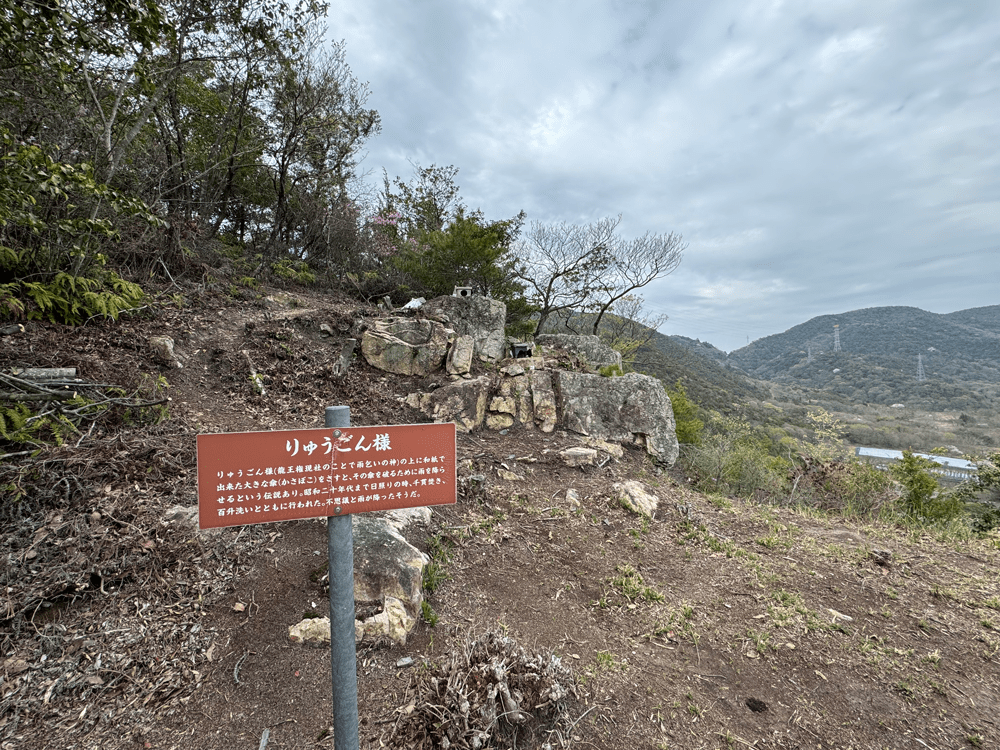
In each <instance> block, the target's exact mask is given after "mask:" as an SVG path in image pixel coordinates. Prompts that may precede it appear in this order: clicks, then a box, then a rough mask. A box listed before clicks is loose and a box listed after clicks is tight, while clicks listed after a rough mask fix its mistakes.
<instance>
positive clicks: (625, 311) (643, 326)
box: [598, 294, 667, 371]
mask: <svg viewBox="0 0 1000 750" xmlns="http://www.w3.org/2000/svg"><path fill="white" fill-rule="evenodd" d="M643 302H644V300H643V299H642V297H640V296H639V295H637V294H626V295H625V296H624V297H620V298H619V299H618V300H617V301H616V302H615V303H614V305H612V307H611V309H610V311H609V313H608V315H607V316H605V320H604V326H603V327H602V328H601V331H600V333H599V334H598V335H599V336H600V337H601V339H602V340H603V341H604V342H605V343H606V344H607V345H608V346H610V347H611V348H612V349H614V350H615V351H617V352H619V353H620V354H621V355H622V367H623V368H624V369H626V371H627V370H631V369H633V368H634V367H635V366H636V365H637V364H638V365H640V366H641V365H644V364H646V363H645V362H643V361H641V359H640V358H641V353H642V350H643V349H644V348H646V347H648V346H651V345H652V343H653V337H654V336H655V335H656V330H657V329H658V328H659V327H660V326H662V325H663V324H664V323H666V322H667V315H666V314H665V313H660V314H657V315H654V314H650V313H647V312H646V311H645V310H644V309H643Z"/></svg>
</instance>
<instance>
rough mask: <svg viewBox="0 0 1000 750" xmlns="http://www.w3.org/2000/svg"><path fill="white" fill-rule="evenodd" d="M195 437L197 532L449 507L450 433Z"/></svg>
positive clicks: (436, 428)
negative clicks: (338, 516) (199, 530)
mask: <svg viewBox="0 0 1000 750" xmlns="http://www.w3.org/2000/svg"><path fill="white" fill-rule="evenodd" d="M336 432H337V434H335V433H334V430H332V429H329V428H324V429H319V430H292V431H284V432H257V433H230V434H222V435H199V436H198V504H199V523H200V525H201V527H202V528H211V527H219V526H233V525H242V524H254V523H267V522H270V521H284V520H291V519H295V518H314V517H322V516H330V515H335V514H339V513H342V512H346V513H355V512H365V511H372V510H388V509H391V508H406V507H415V506H422V505H437V504H441V503H453V502H455V426H454V425H453V424H444V425H397V426H391V427H365V428H344V429H341V430H337V431H336Z"/></svg>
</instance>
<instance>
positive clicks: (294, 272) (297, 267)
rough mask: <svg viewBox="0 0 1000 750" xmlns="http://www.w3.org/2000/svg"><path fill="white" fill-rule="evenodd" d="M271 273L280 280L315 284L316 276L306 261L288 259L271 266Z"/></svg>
mask: <svg viewBox="0 0 1000 750" xmlns="http://www.w3.org/2000/svg"><path fill="white" fill-rule="evenodd" d="M271 273H273V274H274V275H275V276H277V277H278V278H279V279H285V280H286V281H294V282H295V283H296V284H315V283H316V274H314V273H313V272H312V269H310V268H309V264H308V263H306V262H305V261H304V260H292V259H291V258H286V259H284V260H279V261H278V262H277V263H273V264H272V265H271Z"/></svg>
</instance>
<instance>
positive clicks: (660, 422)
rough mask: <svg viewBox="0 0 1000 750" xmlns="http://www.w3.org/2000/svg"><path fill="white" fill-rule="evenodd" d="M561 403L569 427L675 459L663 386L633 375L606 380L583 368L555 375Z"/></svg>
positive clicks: (671, 419) (669, 461) (673, 432)
mask: <svg viewBox="0 0 1000 750" xmlns="http://www.w3.org/2000/svg"><path fill="white" fill-rule="evenodd" d="M556 377H558V381H559V387H558V391H559V407H560V412H561V413H562V423H563V426H564V427H565V428H566V429H567V430H571V431H573V432H578V433H580V434H581V435H588V436H590V437H594V438H599V439H601V440H614V441H617V442H626V443H633V444H636V445H642V446H644V447H645V448H646V451H647V452H648V453H649V454H650V455H652V456H655V457H656V458H658V459H660V460H661V461H664V462H666V463H667V464H673V463H674V461H676V460H677V453H678V446H677V431H676V426H675V423H674V411H673V407H672V406H671V405H670V397H669V396H667V393H666V391H665V390H664V389H663V385H662V384H661V383H660V381H659V380H657V379H656V378H653V377H650V376H649V375H638V374H635V373H632V374H629V375H624V376H622V377H617V378H605V377H601V376H600V375H590V374H587V373H581V372H568V371H567V372H559V373H556Z"/></svg>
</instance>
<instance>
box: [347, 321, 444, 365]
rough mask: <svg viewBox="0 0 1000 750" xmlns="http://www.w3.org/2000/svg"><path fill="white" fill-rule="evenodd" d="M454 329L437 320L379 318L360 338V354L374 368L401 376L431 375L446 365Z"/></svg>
mask: <svg viewBox="0 0 1000 750" xmlns="http://www.w3.org/2000/svg"><path fill="white" fill-rule="evenodd" d="M454 337H455V332H454V331H452V330H450V329H448V328H445V326H444V325H443V324H441V323H440V322H438V321H436V320H422V319H416V318H386V319H384V320H376V321H374V322H373V323H372V325H371V327H370V328H369V329H368V330H367V331H365V333H364V336H363V337H362V338H361V353H362V354H363V355H364V357H365V360H367V362H368V364H370V365H371V366H372V367H377V368H378V369H380V370H384V371H385V372H394V373H396V374H398V375H417V376H424V375H429V374H430V373H432V372H434V371H435V370H437V369H438V368H440V367H441V366H442V365H443V364H444V360H445V356H446V355H447V353H448V344H449V343H450V341H451V340H452V339H453V338H454Z"/></svg>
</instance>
